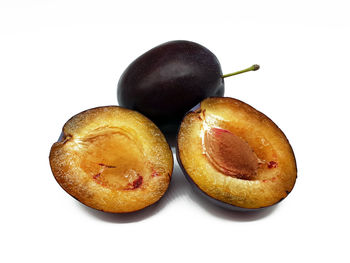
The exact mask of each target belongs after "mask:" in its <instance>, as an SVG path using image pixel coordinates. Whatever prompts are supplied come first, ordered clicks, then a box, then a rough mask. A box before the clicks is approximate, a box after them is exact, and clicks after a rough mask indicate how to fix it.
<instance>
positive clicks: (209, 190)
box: [177, 97, 297, 210]
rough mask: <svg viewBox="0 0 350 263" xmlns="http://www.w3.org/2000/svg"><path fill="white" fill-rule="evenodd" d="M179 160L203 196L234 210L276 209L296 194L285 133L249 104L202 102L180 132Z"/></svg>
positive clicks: (227, 100) (294, 169)
mask: <svg viewBox="0 0 350 263" xmlns="http://www.w3.org/2000/svg"><path fill="white" fill-rule="evenodd" d="M177 143H178V144H177V159H178V163H179V164H180V167H181V168H182V170H183V172H184V174H185V176H186V178H187V179H188V181H189V182H190V183H191V184H192V185H193V186H194V188H195V189H196V190H197V192H199V193H200V194H201V195H202V196H205V197H206V198H207V199H209V200H211V201H213V202H214V203H216V204H218V205H221V206H224V207H226V208H230V209H233V210H256V209H260V208H265V207H269V206H272V205H274V204H277V203H278V202H279V201H281V200H282V199H284V198H285V197H287V195H288V194H289V193H290V192H291V191H292V189H293V187H294V184H295V181H296V178H297V166H296V160H295V157H294V153H293V150H292V147H291V146H290V144H289V142H288V140H287V138H286V136H285V135H284V133H283V132H282V131H281V130H280V129H279V128H278V127H277V125H276V124H275V123H274V122H273V121H272V120H270V119H269V118H268V117H267V116H265V115H264V114H263V113H261V112H259V111H257V110H256V109H254V108H253V107H251V106H249V105H248V104H246V103H244V102H242V101H239V100H236V99H233V98H223V97H218V98H215V97H212V98H207V99H205V100H203V101H202V102H201V103H200V105H199V106H198V107H196V108H194V109H193V110H191V111H190V112H188V113H187V114H186V115H185V117H184V119H183V121H182V123H181V126H180V129H179V133H178V138H177Z"/></svg>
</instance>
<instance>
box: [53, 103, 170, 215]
mask: <svg viewBox="0 0 350 263" xmlns="http://www.w3.org/2000/svg"><path fill="white" fill-rule="evenodd" d="M49 160H50V165H51V169H52V172H53V175H54V177H55V179H56V181H57V182H58V183H59V184H60V186H61V187H62V188H63V189H64V190H65V191H66V192H67V193H68V194H70V195H71V196H73V197H74V198H76V199H77V200H79V201H80V202H82V203H83V204H85V205H87V206H89V207H92V208H95V209H97V210H101V211H105V212H111V213H127V212H133V211H137V210H140V209H143V208H145V207H147V206H149V205H151V204H154V203H155V202H157V201H158V200H159V199H160V198H161V197H162V196H163V195H164V193H165V192H166V190H167V188H168V186H169V183H170V179H171V175H172V170H173V155H172V152H171V150H170V148H169V145H168V144H167V142H166V140H165V137H164V135H163V134H162V133H161V131H160V130H159V129H158V128H157V126H156V125H155V124H154V123H153V122H151V121H150V120H149V119H148V118H146V117H145V116H143V115H142V114H140V113H138V112H135V111H132V110H129V109H124V108H121V107H117V106H106V107H98V108H93V109H89V110H86V111H84V112H81V113H79V114H77V115H75V116H74V117H72V118H71V119H70V120H68V121H67V122H66V124H65V125H64V127H63V131H62V135H61V137H60V139H59V141H58V142H56V143H54V144H53V145H52V147H51V151H50V157H49Z"/></svg>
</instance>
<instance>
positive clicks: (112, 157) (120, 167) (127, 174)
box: [80, 129, 151, 190]
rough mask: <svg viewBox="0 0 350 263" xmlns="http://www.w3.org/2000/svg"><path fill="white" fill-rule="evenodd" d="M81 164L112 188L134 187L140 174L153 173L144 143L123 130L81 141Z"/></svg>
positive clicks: (93, 135) (100, 182)
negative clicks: (147, 162)
mask: <svg viewBox="0 0 350 263" xmlns="http://www.w3.org/2000/svg"><path fill="white" fill-rule="evenodd" d="M82 145H84V146H85V147H84V150H81V151H80V152H81V155H82V158H81V163H80V167H81V168H82V169H83V170H84V171H85V172H86V174H88V175H90V176H91V178H93V179H95V180H96V181H97V182H98V183H99V184H101V185H103V186H105V187H108V188H110V189H111V190H123V189H124V190H125V189H132V188H133V187H132V186H133V182H135V181H136V180H138V178H139V177H140V176H145V175H147V174H150V173H151V171H149V169H147V164H146V162H145V157H144V155H143V152H142V148H141V145H138V144H137V142H135V141H134V140H133V139H132V138H130V137H129V136H128V135H127V134H124V133H123V132H122V131H121V130H118V129H115V131H108V132H105V133H104V134H96V135H95V134H91V135H90V136H89V137H87V138H84V140H83V141H82Z"/></svg>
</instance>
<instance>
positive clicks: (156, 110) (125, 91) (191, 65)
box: [117, 40, 259, 130]
mask: <svg viewBox="0 0 350 263" xmlns="http://www.w3.org/2000/svg"><path fill="white" fill-rule="evenodd" d="M257 69H259V66H258V65H253V66H252V67H250V68H247V69H245V70H242V71H238V72H235V73H231V74H226V75H223V74H222V71H221V66H220V63H219V60H218V59H217V58H216V56H215V55H214V54H213V53H212V52H211V51H210V50H208V49H207V48H205V47H204V46H202V45H199V44H197V43H194V42H190V41H184V40H177V41H170V42H167V43H164V44H162V45H159V46H157V47H155V48H153V49H151V50H149V51H148V52H146V53H144V54H143V55H141V56H140V57H139V58H137V59H136V60H135V61H134V62H132V63H131V64H130V65H129V66H128V67H127V69H126V70H125V71H124V73H123V74H122V75H121V77H120V80H119V82H118V89H117V96H118V102H119V105H120V106H122V107H125V108H129V109H132V110H136V111H139V112H141V113H142V114H144V115H146V116H147V117H148V118H150V119H151V120H152V121H154V122H155V123H156V124H157V125H160V126H161V127H164V126H170V127H174V129H177V128H178V124H179V123H180V121H181V119H182V117H183V115H184V114H185V113H186V112H187V111H188V110H190V109H191V108H192V107H193V106H195V105H196V104H198V103H199V102H200V101H202V100H203V99H205V98H207V97H210V96H217V97H221V96H223V95H224V91H225V88H224V86H225V83H224V78H225V77H229V76H232V75H237V74H240V73H243V72H247V71H252V70H253V71H254V70H257ZM170 130H171V129H170Z"/></svg>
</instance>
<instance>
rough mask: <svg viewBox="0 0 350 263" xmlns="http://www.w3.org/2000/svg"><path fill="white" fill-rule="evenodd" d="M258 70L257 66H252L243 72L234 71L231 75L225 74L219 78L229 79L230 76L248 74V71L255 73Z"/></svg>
mask: <svg viewBox="0 0 350 263" xmlns="http://www.w3.org/2000/svg"><path fill="white" fill-rule="evenodd" d="M259 68H260V66H259V65H257V64H254V65H253V66H251V67H249V68H246V69H243V70H240V71H236V72H233V73H229V74H225V75H222V76H221V77H222V78H223V79H224V78H227V77H231V76H234V75H238V74H242V73H245V72H248V71H256V70H258V69H259Z"/></svg>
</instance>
